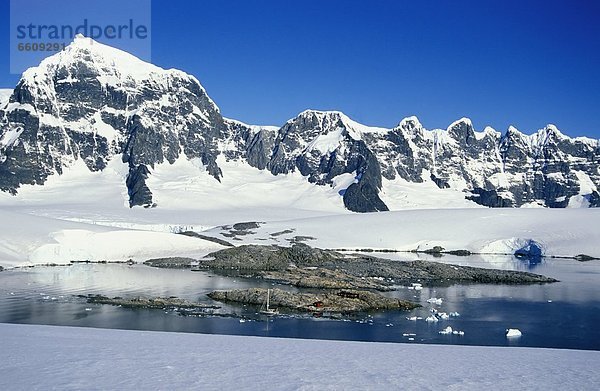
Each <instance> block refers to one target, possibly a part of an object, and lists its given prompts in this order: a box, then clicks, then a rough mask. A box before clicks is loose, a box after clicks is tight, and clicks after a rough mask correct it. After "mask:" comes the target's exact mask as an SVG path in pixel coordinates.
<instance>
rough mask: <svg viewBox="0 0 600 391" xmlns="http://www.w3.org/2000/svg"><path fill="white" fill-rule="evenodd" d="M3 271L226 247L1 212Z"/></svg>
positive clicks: (0, 261) (0, 262)
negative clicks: (27, 266) (17, 267)
mask: <svg viewBox="0 0 600 391" xmlns="http://www.w3.org/2000/svg"><path fill="white" fill-rule="evenodd" d="M0 221H1V222H2V224H0V266H3V267H4V268H9V267H15V266H22V265H34V264H46V263H68V262H70V261H85V260H90V261H126V260H128V259H133V260H135V261H144V260H147V259H149V258H154V257H161V256H177V255H191V256H201V255H206V254H208V253H209V252H212V251H216V250H219V249H221V248H223V247H222V246H220V245H218V244H216V243H213V242H209V241H206V240H202V239H197V238H190V237H187V236H183V235H176V234H173V233H167V232H152V231H136V230H121V229H114V228H110V227H104V226H100V225H94V224H83V223H75V222H69V221H64V220H57V219H51V218H47V217H40V216H32V215H29V214H24V213H16V212H10V211H8V210H6V209H0Z"/></svg>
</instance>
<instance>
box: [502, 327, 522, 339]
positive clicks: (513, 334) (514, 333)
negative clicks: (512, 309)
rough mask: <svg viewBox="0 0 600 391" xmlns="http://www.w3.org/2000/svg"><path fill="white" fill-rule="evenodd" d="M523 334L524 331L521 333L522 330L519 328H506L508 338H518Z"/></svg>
mask: <svg viewBox="0 0 600 391" xmlns="http://www.w3.org/2000/svg"><path fill="white" fill-rule="evenodd" d="M521 335H523V333H521V330H519V329H506V338H518V337H520V336H521Z"/></svg>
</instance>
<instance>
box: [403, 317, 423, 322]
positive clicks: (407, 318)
mask: <svg viewBox="0 0 600 391" xmlns="http://www.w3.org/2000/svg"><path fill="white" fill-rule="evenodd" d="M421 319H423V318H421V317H420V316H411V317H408V316H407V317H406V320H410V321H411V322H416V321H417V320H421Z"/></svg>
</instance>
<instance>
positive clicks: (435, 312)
mask: <svg viewBox="0 0 600 391" xmlns="http://www.w3.org/2000/svg"><path fill="white" fill-rule="evenodd" d="M429 312H431V313H432V314H434V315H437V313H438V310H436V309H435V308H433V307H432V308H430V309H429Z"/></svg>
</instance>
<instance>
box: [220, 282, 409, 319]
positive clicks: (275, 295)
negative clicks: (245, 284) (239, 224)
mask: <svg viewBox="0 0 600 391" xmlns="http://www.w3.org/2000/svg"><path fill="white" fill-rule="evenodd" d="M208 296H209V297H210V298H211V299H213V300H217V301H222V302H234V303H239V304H251V305H261V304H263V303H264V302H265V301H266V299H267V289H264V288H250V289H234V290H229V291H214V292H211V293H209V294H208ZM270 303H271V306H272V307H278V308H286V309H289V310H292V311H298V312H339V313H353V312H367V311H380V310H412V309H414V308H417V307H420V305H419V304H416V303H412V302H409V301H405V300H399V299H393V298H389V297H385V296H382V295H380V294H379V293H374V292H369V291H357V290H347V291H344V290H340V291H335V290H326V291H324V292H321V293H304V292H288V291H284V290H281V289H272V290H270Z"/></svg>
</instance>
